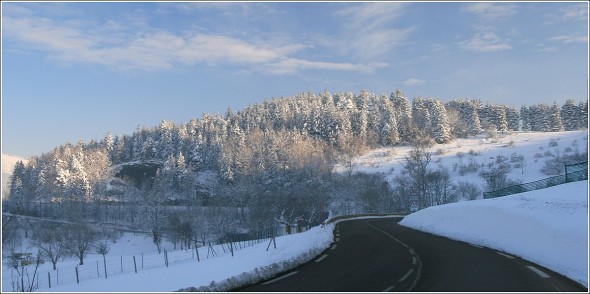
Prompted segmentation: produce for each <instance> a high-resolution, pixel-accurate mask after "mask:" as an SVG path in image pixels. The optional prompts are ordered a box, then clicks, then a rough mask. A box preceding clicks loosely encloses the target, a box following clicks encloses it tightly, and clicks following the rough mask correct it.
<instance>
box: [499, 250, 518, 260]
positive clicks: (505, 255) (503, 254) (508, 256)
mask: <svg viewBox="0 0 590 294" xmlns="http://www.w3.org/2000/svg"><path fill="white" fill-rule="evenodd" d="M496 253H498V254H500V255H502V256H504V257H506V258H509V259H514V256H512V255H508V254H506V253H502V252H499V251H496Z"/></svg>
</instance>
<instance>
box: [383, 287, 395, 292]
mask: <svg viewBox="0 0 590 294" xmlns="http://www.w3.org/2000/svg"><path fill="white" fill-rule="evenodd" d="M393 288H395V286H389V287H387V288H385V290H383V292H389V291H391V290H393Z"/></svg>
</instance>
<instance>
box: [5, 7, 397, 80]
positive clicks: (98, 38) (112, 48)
mask: <svg viewBox="0 0 590 294" xmlns="http://www.w3.org/2000/svg"><path fill="white" fill-rule="evenodd" d="M3 21H4V26H3V28H4V31H3V33H6V36H7V37H8V39H7V44H9V46H11V47H19V46H23V45H24V46H25V47H27V48H33V49H34V50H37V51H39V52H45V53H46V54H48V55H49V56H50V57H51V58H53V59H56V60H60V61H63V62H68V63H89V64H99V65H103V66H107V67H109V68H112V69H118V70H132V71H148V72H149V71H161V70H169V69H172V68H174V67H175V66H178V65H195V64H207V65H219V64H229V65H247V66H250V67H252V68H254V69H255V70H267V69H268V68H271V72H272V73H282V74H284V73H293V72H296V71H299V70H306V69H325V70H335V71H358V72H362V73H370V72H373V71H374V70H376V69H379V68H382V67H384V66H385V64H383V63H380V64H379V63H374V64H351V63H335V62H323V61H309V60H304V59H300V58H295V57H293V55H294V54H296V53H298V52H300V51H302V50H303V49H305V48H307V47H306V46H304V45H301V44H277V42H273V40H269V41H249V40H244V39H239V38H235V37H231V36H224V35H218V34H207V33H185V34H183V35H179V34H174V33H172V32H169V31H164V30H157V29H147V30H141V31H140V32H131V31H122V30H121V29H120V26H119V25H118V24H117V23H115V22H113V21H110V22H107V23H105V24H104V25H100V24H97V25H95V26H90V27H89V26H88V25H86V26H83V25H76V22H71V25H70V26H66V25H64V24H63V23H58V22H57V21H54V20H51V19H47V18H35V17H29V16H27V17H5V18H4V19H3ZM113 40H116V42H113Z"/></svg>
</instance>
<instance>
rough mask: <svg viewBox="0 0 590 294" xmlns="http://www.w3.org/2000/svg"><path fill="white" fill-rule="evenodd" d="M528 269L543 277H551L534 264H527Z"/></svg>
mask: <svg viewBox="0 0 590 294" xmlns="http://www.w3.org/2000/svg"><path fill="white" fill-rule="evenodd" d="M526 267H527V268H528V269H530V270H532V271H533V272H534V273H535V274H537V275H539V276H540V277H541V278H543V279H547V278H549V275H548V274H546V273H545V272H543V271H542V270H540V269H538V268H536V267H534V266H532V265H527V266H526Z"/></svg>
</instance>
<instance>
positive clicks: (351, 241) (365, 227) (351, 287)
mask: <svg viewBox="0 0 590 294" xmlns="http://www.w3.org/2000/svg"><path fill="white" fill-rule="evenodd" d="M400 219H401V218H380V219H359V220H349V221H344V222H340V223H338V224H337V225H336V229H335V231H334V234H335V236H334V242H333V243H332V246H331V247H330V248H329V249H327V250H326V251H324V252H323V253H322V254H321V255H320V256H318V258H316V259H315V260H314V261H312V262H309V263H307V264H305V265H302V266H300V267H298V268H296V269H294V270H291V271H289V272H286V273H283V274H281V275H279V276H277V277H274V278H273V279H271V280H268V281H265V282H262V283H260V284H256V285H252V286H248V287H244V288H242V289H239V290H238V291H248V292H265V291H271V292H308V291H313V292H381V291H394V292H398V291H419V292H426V291H441V292H443V291H444V292H461V291H465V292H474V291H485V292H490V291H502V292H513V291H530V292H540V291H553V292H555V291H567V292H577V291H580V292H587V291H588V290H587V289H586V288H584V287H582V286H580V285H579V284H577V283H575V282H573V281H571V280H569V279H567V278H565V277H563V276H561V275H559V274H557V273H555V272H552V271H550V270H548V269H546V268H543V267H541V266H538V265H535V264H532V263H530V262H528V261H525V260H522V259H520V258H516V257H513V256H510V255H508V254H505V253H501V252H497V251H494V250H490V249H487V248H480V247H476V246H473V245H470V244H467V243H464V242H458V241H453V240H450V239H447V238H442V237H437V236H433V235H431V234H426V233H423V232H420V231H416V230H412V229H408V228H405V227H402V226H399V225H398V224H397V222H398V221H399V220H400Z"/></svg>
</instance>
